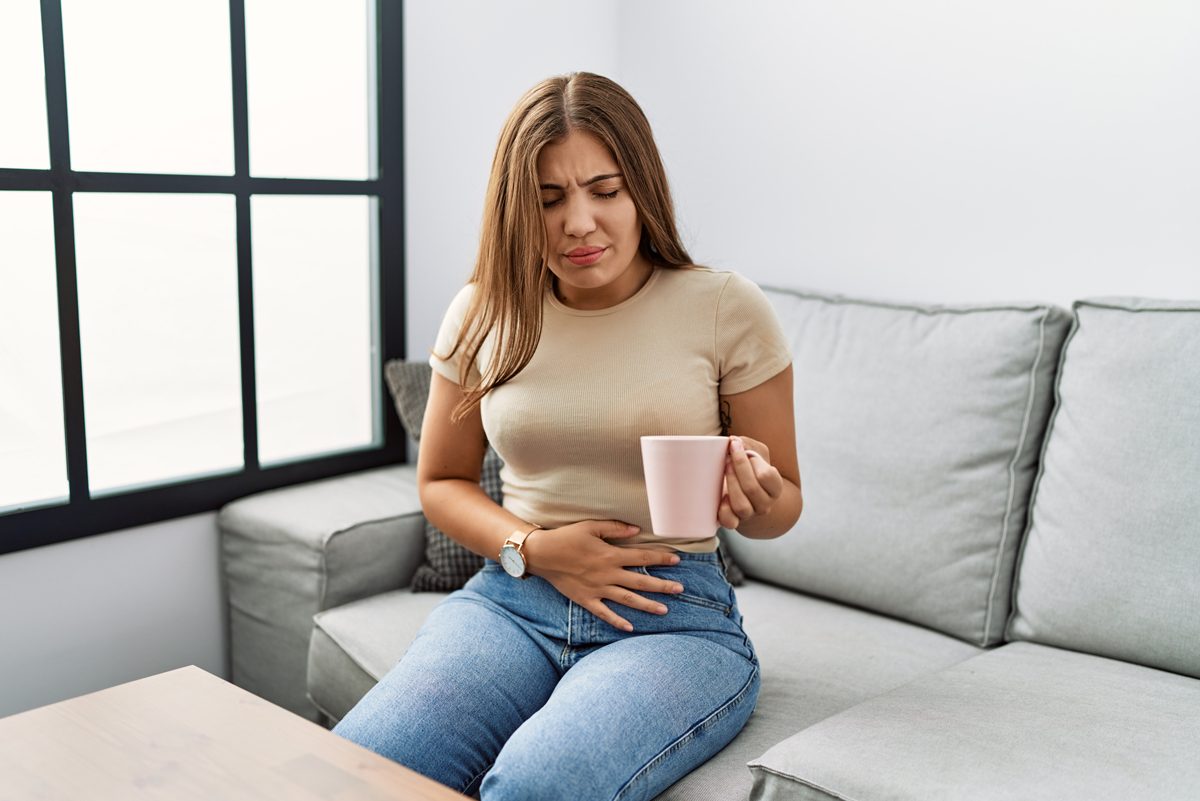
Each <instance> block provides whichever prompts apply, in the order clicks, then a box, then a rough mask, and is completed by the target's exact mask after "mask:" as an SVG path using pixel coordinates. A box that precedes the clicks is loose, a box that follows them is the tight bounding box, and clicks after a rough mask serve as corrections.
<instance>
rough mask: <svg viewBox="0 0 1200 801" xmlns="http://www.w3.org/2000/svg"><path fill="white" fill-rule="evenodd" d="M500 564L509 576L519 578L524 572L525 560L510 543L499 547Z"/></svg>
mask: <svg viewBox="0 0 1200 801" xmlns="http://www.w3.org/2000/svg"><path fill="white" fill-rule="evenodd" d="M500 566H501V567H503V568H504V571H505V572H506V573H508V574H509V575H510V576H516V577H518V578H519V577H520V576H521V575H523V574H524V573H525V560H524V559H522V558H521V554H519V553H517V549H516V548H514V547H513V546H511V545H505V546H504V547H503V548H501V549H500Z"/></svg>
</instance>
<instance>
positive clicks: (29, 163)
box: [0, 0, 50, 170]
mask: <svg viewBox="0 0 1200 801" xmlns="http://www.w3.org/2000/svg"><path fill="white" fill-rule="evenodd" d="M0 75H3V76H4V77H3V78H0V109H3V112H0V113H2V115H3V117H2V120H3V121H0V167H23V168H25V169H33V170H45V169H49V167H50V148H49V145H48V141H49V139H48V136H47V134H46V80H45V66H44V62H43V60H42V17H41V14H40V13H39V5H38V4H37V3H35V2H33V1H32V0H27V2H12V0H5V2H3V3H0Z"/></svg>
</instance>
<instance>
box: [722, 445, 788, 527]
mask: <svg viewBox="0 0 1200 801" xmlns="http://www.w3.org/2000/svg"><path fill="white" fill-rule="evenodd" d="M730 448H731V450H732V451H733V453H732V455H731V456H730V459H729V461H730V463H731V464H732V465H733V470H734V474H735V475H736V476H737V483H738V486H739V489H741V491H742V494H743V495H744V496H745V497H746V499H747V500H748V501H749V502H750V509H751V514H754V515H761V514H766V513H767V512H768V511H770V509H771V504H772V503H773V502H774V499H773V498H772V496H771V494H770V493H769V492H767V490H766V489H765V488H764V487H763V485H762V482H761V481H760V480H759V479H760V476H761V475H763V474H765V473H770V472H772V471H774V468H773V467H771V466H770V465H769V464H768V463H767V462H766V460H765V459H763V457H762V456H759V455H758V454H757V453H755V454H754V455H755V457H757V458H754V459H751V458H750V455H749V454H751V453H753V451H747V450H746V449H745V448H744V447H742V441H741V438H740V437H732V438H731V441H730ZM776 472H777V471H776ZM730 497H731V499H733V496H732V495H731V496H730ZM733 511H734V512H735V513H738V514H739V516H740V517H742V518H743V519H744V518H746V517H747V516H748V515H744V514H740V512H741V511H744V510H741V509H739V508H738V506H737V505H736V504H733Z"/></svg>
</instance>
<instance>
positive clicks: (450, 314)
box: [446, 284, 475, 323]
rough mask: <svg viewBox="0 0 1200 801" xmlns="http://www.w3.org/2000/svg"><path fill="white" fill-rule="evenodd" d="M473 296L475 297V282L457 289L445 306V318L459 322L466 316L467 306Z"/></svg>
mask: <svg viewBox="0 0 1200 801" xmlns="http://www.w3.org/2000/svg"><path fill="white" fill-rule="evenodd" d="M473 297H475V284H467V285H466V286H464V287H463V288H462V289H460V290H458V292H456V293H455V295H454V297H453V298H452V299H451V301H450V305H449V306H448V307H447V308H446V320H447V321H450V320H453V321H455V322H456V323H461V322H462V321H463V319H464V318H466V316H467V308H468V307H469V306H470V305H471V299H472V298H473Z"/></svg>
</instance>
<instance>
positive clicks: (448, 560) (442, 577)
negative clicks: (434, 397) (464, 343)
mask: <svg viewBox="0 0 1200 801" xmlns="http://www.w3.org/2000/svg"><path fill="white" fill-rule="evenodd" d="M383 376H384V380H385V381H386V383H387V386H388V390H389V391H390V392H391V393H392V402H393V403H394V405H395V407H396V414H397V415H398V416H399V417H400V422H401V424H402V425H403V426H404V429H405V431H407V432H408V435H409V436H410V437H412V440H413V442H418V443H419V442H420V441H421V426H422V424H423V423H424V421H425V407H426V405H428V402H429V384H430V382H431V381H432V377H433V368H431V367H430V366H429V364H428V363H427V362H423V361H421V362H410V361H405V360H404V359H392V360H391V361H389V362H388V363H387V364H385V365H384V366H383ZM503 467H504V462H503V460H501V459H500V455H499V454H498V453H496V451H495V450H494V449H493V448H492V447H491V446H490V445H489V446H488V449H487V452H486V453H484V455H483V465H482V467H481V468H480V471H479V486H481V487H483V491H484V492H485V493H487V496H488V497H489V498H491V499H492V500H493V501H495V502H496V503H501V502H503V500H504V495H503V492H502V484H501V481H500V470H501V469H502V468H503ZM481 567H483V557H482V556H480V555H479V554H477V553H474V552H473V551H470V550H468V549H467V548H466V547H465V546H463V545H462V544H460V543H458V542H457V541H455V540H453V539H451V538H450V537H448V536H447V535H446V533H445V532H443V531H442V530H441V529H440V528H438V527H437V526H435V525H434V524H433V523H431V522H429V521H428V520H426V521H425V561H424V562H423V563H422V564H421V565H420V566H419V567H418V568H417V571H416V573H414V574H413V577H412V582H410V584H409V586H410V587H411V588H412V590H413V592H450V591H452V590H457V589H458V588H460V587H462V586H463V585H464V584H466V583H467V582H468V581H470V579H471V576H473V575H475V574H476V573H478V572H479V569H480V568H481Z"/></svg>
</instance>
